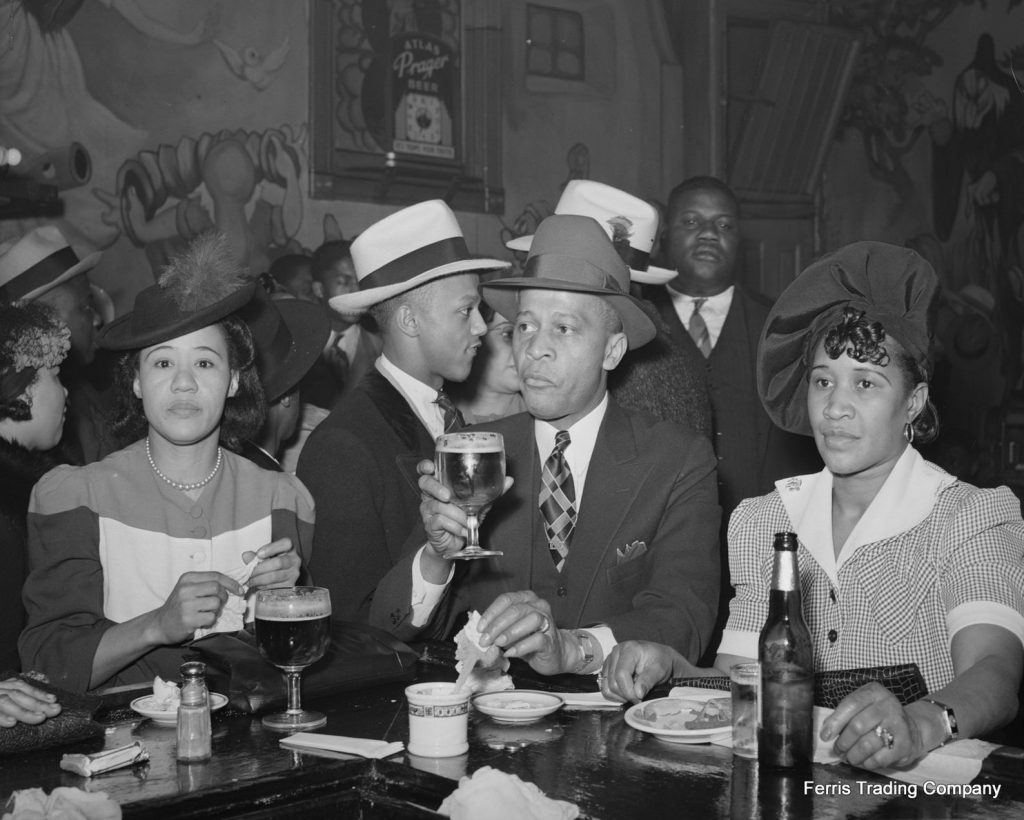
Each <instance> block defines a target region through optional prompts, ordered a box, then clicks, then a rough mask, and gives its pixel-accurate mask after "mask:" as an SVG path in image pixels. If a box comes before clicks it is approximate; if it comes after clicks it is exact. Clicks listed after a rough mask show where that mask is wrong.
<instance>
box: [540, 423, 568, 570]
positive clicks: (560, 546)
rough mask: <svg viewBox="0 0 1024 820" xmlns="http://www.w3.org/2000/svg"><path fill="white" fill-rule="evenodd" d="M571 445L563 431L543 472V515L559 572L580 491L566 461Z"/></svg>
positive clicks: (541, 493)
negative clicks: (577, 494) (567, 448)
mask: <svg viewBox="0 0 1024 820" xmlns="http://www.w3.org/2000/svg"><path fill="white" fill-rule="evenodd" d="M568 446H569V432H568V431H567V430H559V431H558V434H557V435H556V436H555V447H554V449H553V450H552V451H551V455H550V456H548V458H547V461H545V462H544V467H543V468H542V469H541V472H540V512H541V515H542V516H543V518H544V532H545V533H546V534H547V536H548V545H549V546H550V548H551V560H552V561H554V562H555V569H557V570H558V571H559V572H561V571H562V567H563V566H564V565H565V559H566V557H567V556H568V555H569V542H570V541H571V540H572V531H573V529H575V527H576V488H575V486H574V485H573V481H572V470H570V469H569V462H568V461H566V460H565V448H566V447H568Z"/></svg>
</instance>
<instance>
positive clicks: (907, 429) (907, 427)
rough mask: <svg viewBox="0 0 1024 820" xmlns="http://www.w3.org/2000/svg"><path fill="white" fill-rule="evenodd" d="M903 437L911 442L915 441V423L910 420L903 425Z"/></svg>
mask: <svg viewBox="0 0 1024 820" xmlns="http://www.w3.org/2000/svg"><path fill="white" fill-rule="evenodd" d="M903 438H905V439H906V440H907V442H908V443H909V444H913V443H914V425H913V424H912V423H911V422H909V421H908V422H907V423H906V424H904V425H903Z"/></svg>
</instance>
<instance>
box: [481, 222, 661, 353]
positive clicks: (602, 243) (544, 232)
mask: <svg viewBox="0 0 1024 820" xmlns="http://www.w3.org/2000/svg"><path fill="white" fill-rule="evenodd" d="M481 288H482V290H483V296H484V299H485V300H486V301H487V304H489V305H490V306H491V307H493V308H494V309H495V310H496V311H497V312H498V313H500V314H501V315H502V316H505V317H506V318H509V319H513V318H515V315H516V314H517V313H518V312H519V309H518V307H517V304H516V303H517V297H518V292H519V291H520V290H522V289H524V288H535V289H540V290H566V291H572V292H575V293H592V294H594V295H595V296H600V297H601V298H603V299H605V300H606V301H607V302H608V304H609V305H611V306H612V308H614V310H615V312H616V313H617V314H618V315H619V318H620V319H621V320H622V329H623V331H624V332H625V334H626V340H627V342H628V343H629V347H630V348H636V347H640V346H641V345H644V344H647V342H649V341H651V339H653V338H654V335H655V332H656V331H655V327H654V322H652V321H651V319H650V317H649V316H648V315H647V314H646V313H645V312H644V309H643V308H642V307H641V306H640V303H639V301H637V300H636V299H634V298H633V297H632V296H630V295H629V268H627V267H626V263H625V262H623V261H622V257H621V256H619V254H618V251H616V250H615V248H614V246H613V245H612V243H611V240H610V239H609V238H608V234H606V233H605V231H604V228H602V227H601V226H600V225H599V224H598V223H597V221H596V220H595V219H593V218H591V217H589V216H576V215H573V214H564V215H555V216H549V217H548V218H547V219H545V220H544V221H543V222H541V223H540V225H538V226H537V233H536V234H535V235H534V237H533V242H532V243H531V245H530V254H529V256H527V258H526V268H525V270H524V271H523V275H522V276H514V277H509V278H507V279H496V280H494V281H493V282H485V283H484V284H483V285H482V286H481Z"/></svg>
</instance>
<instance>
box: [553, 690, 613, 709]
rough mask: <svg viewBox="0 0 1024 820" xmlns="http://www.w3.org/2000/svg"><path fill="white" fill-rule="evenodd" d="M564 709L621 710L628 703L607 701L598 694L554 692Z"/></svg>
mask: <svg viewBox="0 0 1024 820" xmlns="http://www.w3.org/2000/svg"><path fill="white" fill-rule="evenodd" d="M554 694H556V695H558V697H560V698H561V699H562V703H563V704H564V705H565V708H566V709H621V708H622V707H623V706H628V705H629V704H628V703H619V702H618V701H617V700H608V698H606V697H605V696H604V695H602V694H601V693H600V692H555V693H554Z"/></svg>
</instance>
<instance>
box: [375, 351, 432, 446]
mask: <svg viewBox="0 0 1024 820" xmlns="http://www.w3.org/2000/svg"><path fill="white" fill-rule="evenodd" d="M360 387H361V388H362V389H363V390H364V391H365V392H366V395H367V396H368V397H369V398H370V401H372V402H373V404H374V405H375V406H376V408H377V410H378V412H380V415H381V417H382V418H383V419H384V421H385V422H387V424H388V426H389V427H390V428H391V429H392V430H394V431H395V435H396V436H398V439H399V441H401V442H402V445H403V446H404V447H405V448H406V449H407V450H409V451H411V452H415V453H416V454H417V455H421V454H424V453H426V454H428V457H429V453H432V452H433V449H434V440H433V438H431V436H430V432H429V431H428V430H427V428H426V427H424V426H423V422H422V421H420V417H419V416H417V415H416V413H415V412H414V411H413V409H412V408H411V407H410V406H409V402H407V401H406V400H405V396H403V395H402V394H401V393H399V392H398V390H396V389H395V386H394V385H393V384H391V382H389V381H388V380H387V379H386V378H384V376H383V375H381V373H380V372H379V371H378V370H377V369H376V368H374V369H373V370H371V371H369V372H368V373H367V374H366V375H365V376H364V377H363V380H362V382H361V383H360Z"/></svg>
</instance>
